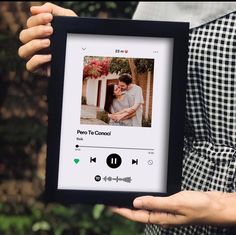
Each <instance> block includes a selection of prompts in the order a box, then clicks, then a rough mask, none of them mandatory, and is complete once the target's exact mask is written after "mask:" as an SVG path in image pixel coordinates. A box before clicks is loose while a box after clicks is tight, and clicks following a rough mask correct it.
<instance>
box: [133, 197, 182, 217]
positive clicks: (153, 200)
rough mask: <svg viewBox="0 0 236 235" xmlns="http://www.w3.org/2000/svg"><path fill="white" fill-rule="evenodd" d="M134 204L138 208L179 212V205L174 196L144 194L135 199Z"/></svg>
mask: <svg viewBox="0 0 236 235" xmlns="http://www.w3.org/2000/svg"><path fill="white" fill-rule="evenodd" d="M133 205H134V207H135V208H137V209H144V210H156V211H164V212H173V213H177V212H178V211H179V210H178V205H177V203H176V200H175V199H174V198H173V197H153V196H143V197H138V198H136V199H135V200H134V202H133Z"/></svg>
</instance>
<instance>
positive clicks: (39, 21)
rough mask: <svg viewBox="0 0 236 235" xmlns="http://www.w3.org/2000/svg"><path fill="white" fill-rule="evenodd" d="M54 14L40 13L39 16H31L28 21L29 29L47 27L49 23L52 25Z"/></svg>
mask: <svg viewBox="0 0 236 235" xmlns="http://www.w3.org/2000/svg"><path fill="white" fill-rule="evenodd" d="M52 18H53V16H52V14H50V13H40V14H37V15H33V16H31V17H30V18H29V19H28V20H27V24H26V25H27V27H28V28H31V27H34V26H37V25H47V24H49V23H51V21H52Z"/></svg>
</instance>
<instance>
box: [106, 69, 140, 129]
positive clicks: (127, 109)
mask: <svg viewBox="0 0 236 235" xmlns="http://www.w3.org/2000/svg"><path fill="white" fill-rule="evenodd" d="M143 103H144V100H143V92H142V89H141V87H140V86H138V85H136V84H134V83H132V77H131V76H130V75H129V74H121V75H120V76H119V83H118V84H109V85H108V86H107V92H106V100H105V107H104V109H105V111H107V112H108V117H109V119H110V121H109V125H114V126H137V127H138V126H139V127H141V126H142V113H143V107H142V106H143Z"/></svg>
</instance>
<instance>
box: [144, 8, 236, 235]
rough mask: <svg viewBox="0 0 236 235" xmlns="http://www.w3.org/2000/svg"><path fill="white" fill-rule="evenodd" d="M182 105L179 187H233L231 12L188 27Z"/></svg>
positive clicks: (204, 231)
mask: <svg viewBox="0 0 236 235" xmlns="http://www.w3.org/2000/svg"><path fill="white" fill-rule="evenodd" d="M186 105H187V106H186V107H187V110H186V125H185V146H184V161H183V176H182V189H183V190H196V191H222V192H236V177H235V176H236V175H235V172H236V12H232V13H230V14H227V15H225V16H223V17H221V18H218V19H216V20H214V21H211V22H208V23H206V24H204V25H201V26H199V27H196V28H193V29H191V30H190V39H189V61H188V81H187V94H186ZM193 203H194V202H193ZM145 233H146V235H154V234H155V235H160V234H161V235H172V234H174V235H177V234H178V235H216V234H217V235H226V234H228V235H229V234H230V235H231V234H232V235H236V230H234V228H229V227H228V228H224V227H214V226H183V227H179V228H167V229H166V228H165V229H164V228H161V227H158V226H157V225H147V226H146V229H145Z"/></svg>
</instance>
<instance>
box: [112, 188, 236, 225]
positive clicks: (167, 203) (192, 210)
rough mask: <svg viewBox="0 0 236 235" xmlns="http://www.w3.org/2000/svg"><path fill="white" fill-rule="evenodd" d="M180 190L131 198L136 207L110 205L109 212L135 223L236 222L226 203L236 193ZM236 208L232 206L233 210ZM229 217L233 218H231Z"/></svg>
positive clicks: (217, 223) (218, 223)
mask: <svg viewBox="0 0 236 235" xmlns="http://www.w3.org/2000/svg"><path fill="white" fill-rule="evenodd" d="M232 195H233V194H230V193H222V192H197V191H182V192H179V193H177V194H174V195H172V196H169V197H153V196H143V197H138V198H136V199H135V200H134V202H133V205H134V207H135V208H136V209H137V210H131V209H127V208H112V211H113V212H115V213H117V214H119V215H121V216H123V217H125V218H127V219H129V220H132V221H136V222H141V223H150V224H158V225H160V226H163V227H171V226H178V225H186V224H215V225H221V224H235V218H234V217H235V212H234V215H233V216H232V211H230V208H229V206H227V203H226V202H229V203H228V204H229V205H231V206H230V207H231V208H232V202H230V200H231V199H232V198H233V200H234V202H235V198H236V196H235V194H234V196H233V197H232ZM233 211H235V208H234V209H233ZM231 217H232V218H231Z"/></svg>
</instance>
